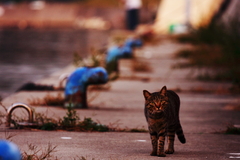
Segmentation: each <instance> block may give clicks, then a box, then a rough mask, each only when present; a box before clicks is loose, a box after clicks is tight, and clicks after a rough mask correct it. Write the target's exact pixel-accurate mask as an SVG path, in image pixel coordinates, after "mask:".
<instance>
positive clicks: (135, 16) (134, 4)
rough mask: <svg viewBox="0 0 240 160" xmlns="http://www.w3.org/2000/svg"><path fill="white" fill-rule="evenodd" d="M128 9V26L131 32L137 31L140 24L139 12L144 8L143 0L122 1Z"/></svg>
mask: <svg viewBox="0 0 240 160" xmlns="http://www.w3.org/2000/svg"><path fill="white" fill-rule="evenodd" d="M121 1H122V2H124V4H125V9H126V26H127V29H129V30H134V29H136V27H137V25H138V24H139V12H140V9H141V7H142V1H141V0H121Z"/></svg>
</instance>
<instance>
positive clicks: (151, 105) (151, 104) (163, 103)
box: [143, 86, 168, 111]
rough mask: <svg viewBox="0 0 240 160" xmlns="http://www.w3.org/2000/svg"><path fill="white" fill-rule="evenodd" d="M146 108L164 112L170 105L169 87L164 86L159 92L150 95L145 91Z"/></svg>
mask: <svg viewBox="0 0 240 160" xmlns="http://www.w3.org/2000/svg"><path fill="white" fill-rule="evenodd" d="M143 95H144V98H145V107H146V108H148V109H149V110H152V111H153V110H155V111H164V110H165V108H166V107H167V105H168V96H167V87H166V86H163V87H162V89H161V90H160V91H159V92H154V93H150V92H148V91H147V90H143Z"/></svg>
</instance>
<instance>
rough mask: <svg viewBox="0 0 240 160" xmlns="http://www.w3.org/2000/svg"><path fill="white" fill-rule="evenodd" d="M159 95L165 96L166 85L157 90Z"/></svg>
mask: <svg viewBox="0 0 240 160" xmlns="http://www.w3.org/2000/svg"><path fill="white" fill-rule="evenodd" d="M159 93H160V95H162V96H166V95H167V87H166V86H163V87H162V89H161V91H160V92H159Z"/></svg>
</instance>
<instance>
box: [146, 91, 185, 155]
mask: <svg viewBox="0 0 240 160" xmlns="http://www.w3.org/2000/svg"><path fill="white" fill-rule="evenodd" d="M143 95H144V97H145V109H144V113H145V117H146V120H147V123H148V129H149V133H150V136H151V141H152V148H153V151H152V153H151V156H159V157H165V156H166V154H172V153H173V152H174V139H175V133H176V134H177V136H178V139H179V140H180V142H181V143H185V142H186V139H185V137H184V134H183V130H182V126H181V124H180V121H179V108H180V99H179V97H178V95H177V94H176V93H175V92H173V91H171V90H167V88H166V86H164V87H163V88H162V89H161V91H160V92H154V93H149V92H148V91H147V90H144V91H143ZM165 136H168V148H167V150H166V151H165V152H164V142H165ZM165 153H166V154H165Z"/></svg>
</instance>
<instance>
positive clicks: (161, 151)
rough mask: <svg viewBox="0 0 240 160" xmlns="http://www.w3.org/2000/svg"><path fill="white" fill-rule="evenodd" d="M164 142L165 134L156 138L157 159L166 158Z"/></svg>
mask: <svg viewBox="0 0 240 160" xmlns="http://www.w3.org/2000/svg"><path fill="white" fill-rule="evenodd" d="M164 142H165V134H162V135H160V136H159V138H158V150H157V156H158V157H166V154H165V152H164Z"/></svg>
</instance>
